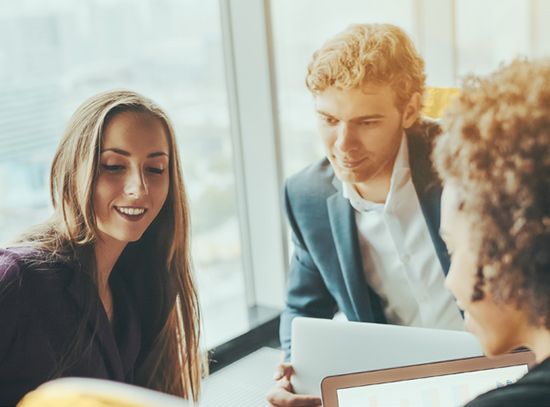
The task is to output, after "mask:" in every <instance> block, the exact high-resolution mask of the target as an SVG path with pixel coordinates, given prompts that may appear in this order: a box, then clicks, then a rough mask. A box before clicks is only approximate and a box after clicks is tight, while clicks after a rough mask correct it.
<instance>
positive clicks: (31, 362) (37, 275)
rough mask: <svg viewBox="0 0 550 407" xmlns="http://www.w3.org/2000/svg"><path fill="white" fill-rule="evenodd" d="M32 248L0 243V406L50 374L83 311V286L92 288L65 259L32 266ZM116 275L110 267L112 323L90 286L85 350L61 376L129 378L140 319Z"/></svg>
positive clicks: (137, 352) (137, 350) (85, 289)
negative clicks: (1, 246) (91, 300)
mask: <svg viewBox="0 0 550 407" xmlns="http://www.w3.org/2000/svg"><path fill="white" fill-rule="evenodd" d="M33 253H34V254H36V251H35V250H32V249H29V248H17V249H9V250H3V249H0V326H1V329H0V405H2V406H5V405H8V406H9V405H15V404H16V403H17V402H18V401H19V400H20V399H21V398H22V397H23V396H24V395H25V394H26V393H27V392H29V391H31V390H33V389H34V388H36V387H37V386H38V385H40V384H41V383H43V382H45V381H47V380H49V379H50V378H51V375H52V372H53V369H54V368H55V367H56V361H57V360H59V357H60V356H63V353H64V352H65V351H66V349H67V344H68V343H69V342H70V341H71V339H72V335H74V332H75V329H76V327H77V326H78V323H79V321H80V320H81V319H82V317H83V309H84V305H85V304H84V301H85V300H84V298H86V293H87V292H88V290H89V289H90V287H91V286H92V287H93V284H92V282H91V281H90V279H89V278H88V277H87V275H85V274H84V273H82V272H79V271H77V270H76V269H75V267H72V266H71V265H70V264H67V263H45V262H41V263H40V264H39V266H38V267H37V265H36V263H35V264H33V265H31V264H30V263H29V260H30V259H32V258H36V256H33ZM38 269H39V270H38ZM118 274H120V273H117V270H116V269H115V270H114V271H113V273H112V274H111V278H110V279H109V284H110V286H111V289H112V292H113V315H114V318H113V325H111V323H110V322H109V319H108V318H107V315H106V313H105V310H104V308H103V306H102V305H101V302H100V301H99V296H98V294H97V290H95V291H94V296H95V299H96V300H97V303H98V306H97V307H94V309H92V312H91V315H90V318H89V319H88V321H87V329H86V330H85V335H86V338H84V339H85V340H87V343H91V347H90V348H89V349H90V350H89V352H84V353H83V354H82V356H81V357H80V358H79V360H77V361H76V363H75V364H74V365H73V366H72V367H70V368H69V369H68V370H67V371H66V372H63V373H62V374H61V376H79V377H95V378H102V379H109V380H116V381H120V382H125V383H133V382H134V370H135V367H136V364H137V363H138V362H137V361H138V357H139V360H142V357H143V354H141V355H140V351H141V352H143V349H142V332H141V324H140V318H139V313H138V311H137V309H136V302H135V301H134V299H135V296H134V295H132V292H131V290H130V289H129V287H127V284H125V282H124V280H123V279H122V278H121V276H120V275H118ZM91 284H92V285H91ZM90 285H91V286H90ZM94 332H95V335H94Z"/></svg>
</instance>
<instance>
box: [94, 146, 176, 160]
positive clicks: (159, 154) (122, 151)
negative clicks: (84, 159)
mask: <svg viewBox="0 0 550 407" xmlns="http://www.w3.org/2000/svg"><path fill="white" fill-rule="evenodd" d="M107 151H112V152H113V153H116V154H120V155H123V156H125V157H130V156H131V155H132V154H131V153H130V152H129V151H126V150H122V149H120V148H106V149H104V150H101V154H103V153H105V152H107ZM163 155H165V156H166V157H168V153H166V152H164V151H155V152H154V153H151V154H149V155H147V158H153V157H159V156H163Z"/></svg>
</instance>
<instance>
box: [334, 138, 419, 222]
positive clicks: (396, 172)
mask: <svg viewBox="0 0 550 407" xmlns="http://www.w3.org/2000/svg"><path fill="white" fill-rule="evenodd" d="M409 179H410V163H409V148H408V145H407V137H406V135H405V132H403V135H402V137H401V144H400V145H399V150H398V151H397V156H396V157H395V162H394V164H393V169H392V175H391V180H390V190H389V192H388V196H387V198H386V203H377V202H372V201H369V200H367V199H364V198H363V197H362V196H361V195H359V192H357V189H356V188H355V186H354V185H353V184H350V183H347V182H343V183H342V186H343V189H342V193H343V195H344V198H346V199H348V200H349V201H350V204H351V206H352V207H353V208H354V209H355V210H356V211H358V212H368V211H381V210H387V209H388V208H390V207H391V206H392V203H393V198H394V196H395V194H396V192H397V190H398V189H400V188H401V187H402V186H403V185H405V183H406V182H407V181H408V180H409Z"/></svg>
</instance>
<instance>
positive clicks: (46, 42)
mask: <svg viewBox="0 0 550 407" xmlns="http://www.w3.org/2000/svg"><path fill="white" fill-rule="evenodd" d="M219 21H220V18H219V10H218V2H217V1H216V0H208V1H205V0H142V1H139V2H137V1H133V0H113V1H105V0H79V1H73V0H55V1H47V2H46V1H42V0H21V1H10V0H0V242H1V244H2V245H5V244H6V243H7V242H8V241H9V240H10V239H11V238H13V237H15V236H16V234H17V233H19V232H21V231H22V230H23V229H25V228H26V227H28V226H30V225H32V224H35V223H38V222H40V221H43V220H45V219H46V218H47V217H48V215H49V214H50V212H51V208H50V203H49V191H48V177H49V174H48V171H49V166H50V163H51V160H52V157H53V153H54V150H55V148H56V146H57V143H58V141H59V138H60V136H61V134H62V132H63V128H64V126H65V124H66V123H67V120H68V118H69V116H70V115H71V113H72V112H73V111H74V110H75V109H76V107H77V106H78V105H79V104H80V103H81V102H83V101H84V100H85V99H86V98H88V97H89V96H91V95H93V94H95V93H97V92H100V91H103V90H107V89H112V88H121V87H124V88H130V89H132V90H136V91H138V92H140V93H143V94H144V95H146V96H149V97H151V98H152V99H154V100H155V101H156V102H157V103H159V104H160V105H162V107H163V108H165V109H166V111H167V112H168V114H169V115H170V117H171V118H172V120H173V122H174V125H175V128H176V134H177V137H178V144H179V148H180V152H181V155H182V163H183V170H184V178H185V180H186V184H187V191H188V195H189V199H190V203H191V215H192V221H193V239H192V240H193V257H194V263H195V268H196V278H197V280H198V285H199V294H200V298H201V302H202V308H203V317H204V332H205V344H206V345H207V346H209V347H211V346H213V345H215V344H218V343H220V342H222V341H225V340H227V339H229V338H230V337H233V336H235V335H236V334H239V333H241V332H242V331H243V330H245V329H247V314H246V303H245V294H244V282H243V273H242V265H241V257H240V251H241V245H240V239H239V224H238V219H237V206H236V196H235V180H234V173H233V165H232V159H233V157H232V151H231V140H230V135H229V115H228V108H227V97H226V91H225V82H224V74H223V58H222V49H221V32H220V31H221V27H220V24H219Z"/></svg>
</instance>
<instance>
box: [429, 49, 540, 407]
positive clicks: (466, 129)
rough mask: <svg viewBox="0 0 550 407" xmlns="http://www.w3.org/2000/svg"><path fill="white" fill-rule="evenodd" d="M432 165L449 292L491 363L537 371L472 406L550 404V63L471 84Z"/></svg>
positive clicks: (450, 113)
mask: <svg viewBox="0 0 550 407" xmlns="http://www.w3.org/2000/svg"><path fill="white" fill-rule="evenodd" d="M444 129H445V131H444V132H443V135H442V136H441V137H439V139H438V140H437V143H436V147H435V149H434V155H433V156H434V162H435V165H436V169H437V171H438V172H439V174H440V176H441V178H442V180H443V182H444V184H445V188H444V192H443V196H442V218H441V233H442V236H443V238H444V240H445V241H446V243H447V247H448V248H449V252H450V253H451V267H450V270H449V274H448V276H447V280H446V286H447V288H449V289H450V290H451V291H452V293H453V294H454V296H455V297H456V299H457V303H458V305H459V306H460V307H461V308H462V309H463V310H464V316H465V326H466V329H467V330H469V331H471V332H472V333H474V334H475V335H476V336H477V337H478V338H479V340H480V342H481V345H482V347H483V349H484V351H485V353H486V354H487V355H488V356H494V355H499V354H502V353H505V352H509V351H511V350H514V349H516V348H518V347H522V346H523V347H527V348H529V349H531V350H532V351H533V352H534V353H535V356H536V360H537V366H536V367H535V368H534V369H532V370H531V371H530V372H529V373H528V374H527V375H525V376H524V377H523V378H522V379H520V380H519V381H518V382H516V383H515V384H513V385H510V386H507V387H503V388H499V389H496V390H493V391H490V392H488V393H485V394H483V395H481V396H479V397H478V398H476V399H474V400H473V401H472V402H470V403H469V404H468V407H487V406H498V407H502V406H508V405H510V406H535V405H536V406H542V405H544V406H549V405H550V60H542V61H536V62H529V61H523V60H516V61H514V62H512V63H511V64H509V65H507V66H504V67H502V68H500V69H498V70H497V71H496V72H495V73H493V74H492V75H489V76H487V77H484V78H475V77H472V78H469V79H467V80H466V83H465V87H464V89H463V91H462V92H461V94H460V96H459V97H458V98H457V100H456V101H455V102H454V104H452V105H451V106H450V108H449V109H448V110H447V113H446V116H445V119H444Z"/></svg>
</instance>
